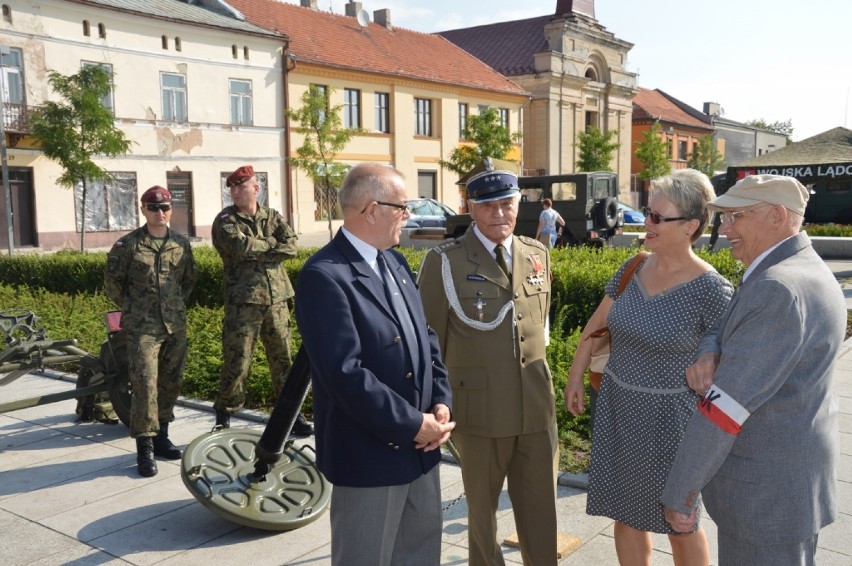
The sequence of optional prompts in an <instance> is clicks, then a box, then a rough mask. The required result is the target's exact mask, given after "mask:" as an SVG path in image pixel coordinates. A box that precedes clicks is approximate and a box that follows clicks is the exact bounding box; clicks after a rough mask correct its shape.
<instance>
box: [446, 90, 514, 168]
mask: <svg viewBox="0 0 852 566" xmlns="http://www.w3.org/2000/svg"><path fill="white" fill-rule="evenodd" d="M462 138H463V139H464V140H466V141H468V142H470V143H471V144H473V145H469V144H464V145H460V146H458V147H455V148H453V150H452V151H451V152H450V156H449V158H448V159H447V160H446V161H444V160H441V161H439V162H438V163H440V165H441V167H443V168H444V169H448V170H449V171H452V172H454V173H458V174H459V175H465V174H466V173H467V172H468V171H470V170H471V169H473V168H474V167H476V166H477V165H479V164H480V163H482V159H483V158H485V157H492V158H494V159H504V158H505V157H506V154H507V153H509V150H510V149H512V146H513V145H514V144H515V143H517V142H518V141H519V140H520V139H521V134H520V133H514V134H510V133H509V129H508V128H507V127H506V126H503V125H502V124H501V123H500V112H499V111H498V110H497V108H494V107H493V106H489V107H488V108H486V109H485V110H483V111H482V112H480V113H479V115H471V116H470V117H468V119H467V125H466V126H465V128H464V133H463V134H462Z"/></svg>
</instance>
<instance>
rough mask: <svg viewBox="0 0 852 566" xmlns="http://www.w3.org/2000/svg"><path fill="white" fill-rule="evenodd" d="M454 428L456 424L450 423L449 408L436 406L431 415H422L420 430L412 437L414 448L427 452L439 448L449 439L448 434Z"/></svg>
mask: <svg viewBox="0 0 852 566" xmlns="http://www.w3.org/2000/svg"><path fill="white" fill-rule="evenodd" d="M454 428H456V423H455V422H453V421H450V408H449V407H447V406H446V405H442V404H438V405H435V406H434V407H433V408H432V412H431V413H423V422H422V423H420V430H419V431H418V433H417V436H415V437H414V447H415V448H418V449H420V448H422V449H423V451H424V452H429V451H431V450H434V449H436V448H438V447H439V446H441V444H443V443H445V442H446V441H447V440H449V439H450V433H451V432H452V431H453V429H454Z"/></svg>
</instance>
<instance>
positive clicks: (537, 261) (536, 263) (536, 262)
mask: <svg viewBox="0 0 852 566" xmlns="http://www.w3.org/2000/svg"><path fill="white" fill-rule="evenodd" d="M527 260H528V261H529V262H530V265H531V266H532V272H531V273H530V274H529V275H527V283H529V284H530V285H535V286H536V287H541V286H542V284H543V283H544V264H543V263H542V262H541V258H540V257H539V255H538V254H530V255H529V256H527Z"/></svg>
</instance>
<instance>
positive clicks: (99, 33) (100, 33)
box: [98, 24, 106, 39]
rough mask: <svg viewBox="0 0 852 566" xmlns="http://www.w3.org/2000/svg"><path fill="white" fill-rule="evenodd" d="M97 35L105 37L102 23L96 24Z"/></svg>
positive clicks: (104, 27) (104, 28)
mask: <svg viewBox="0 0 852 566" xmlns="http://www.w3.org/2000/svg"><path fill="white" fill-rule="evenodd" d="M98 37H100V38H101V39H106V26H105V25H104V24H98Z"/></svg>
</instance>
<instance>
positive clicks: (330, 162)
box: [287, 85, 362, 240]
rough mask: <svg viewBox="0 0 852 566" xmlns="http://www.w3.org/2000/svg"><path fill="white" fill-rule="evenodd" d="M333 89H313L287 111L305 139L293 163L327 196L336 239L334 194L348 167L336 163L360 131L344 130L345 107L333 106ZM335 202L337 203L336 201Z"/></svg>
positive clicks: (329, 230)
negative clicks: (295, 106)
mask: <svg viewBox="0 0 852 566" xmlns="http://www.w3.org/2000/svg"><path fill="white" fill-rule="evenodd" d="M332 93H334V89H331V88H327V87H320V86H318V85H311V86H310V88H308V90H306V91H305V93H304V94H303V95H302V97H301V100H300V101H301V106H300V107H299V108H290V109H288V110H287V116H288V117H289V118H290V120H292V121H293V122H295V123H296V124H297V126H295V127H294V128H293V130H294V131H295V132H297V133H300V134H302V135H303V136H305V141H304V142H302V145H301V147H299V148H298V149H296V156H297V157H290V158H289V159H290V163H292V164H293V166H294V167H298V168H299V169H301V170H303V171H304V172H305V173H307V174H308V177H310V179H311V181H313V183H314V186H316V187H319V188H320V189H321V190H322V192H323V195H324V196H325V203H326V211H325V212H326V216H327V217H328V238H329V240H331V239H332V238H333V237H334V234H333V232H332V227H331V220H332V218H334V210H333V208H334V207H333V205H332V198H331V196H332V193H333V192H334V191H337V188H338V187H339V186H340V185H341V184H342V183H343V178H344V177H345V176H346V172H347V171H348V170H349V167H348V166H347V165H345V164H343V163H337V162H335V161H334V159H335V158H336V157H337V154H338V153H339V152H340V151H341V150H342V149H343V148H344V147H346V144H347V143H349V140H351V139H352V136H354V135H355V134H358V133H361V132H362V130H361V129H360V128H344V127H343V125H342V121H341V119H340V113H341V110H342V109H343V105H342V104H337V105H335V106H330V102H329V100H330V97H331V94H332ZM335 201H336V199H335Z"/></svg>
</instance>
